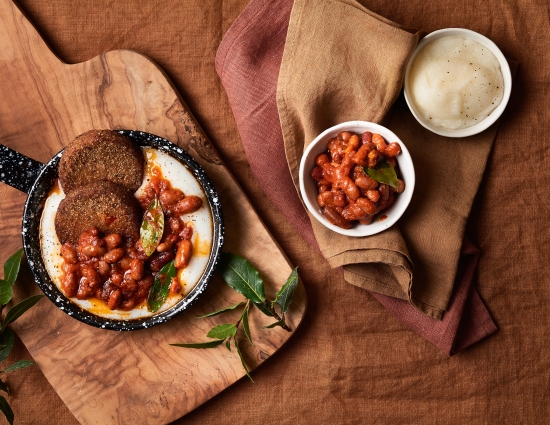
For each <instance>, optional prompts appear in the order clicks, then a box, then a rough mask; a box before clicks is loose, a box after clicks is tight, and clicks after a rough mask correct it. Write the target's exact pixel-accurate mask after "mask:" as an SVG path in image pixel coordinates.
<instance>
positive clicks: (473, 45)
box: [404, 28, 512, 137]
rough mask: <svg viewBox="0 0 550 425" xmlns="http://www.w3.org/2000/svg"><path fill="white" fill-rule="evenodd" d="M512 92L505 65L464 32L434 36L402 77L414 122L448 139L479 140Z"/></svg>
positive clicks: (490, 47)
mask: <svg viewBox="0 0 550 425" xmlns="http://www.w3.org/2000/svg"><path fill="white" fill-rule="evenodd" d="M511 90H512V76H511V72H510V67H509V65H508V62H507V60H506V58H505V57H504V55H503V54H502V52H501V51H500V49H499V48H498V47H497V46H496V45H495V43H493V42H492V41H491V40H489V39H488V38H487V37H485V36H483V35H481V34H479V33H476V32H474V31H471V30H467V29H463V28H446V29H442V30H438V31H434V32H432V33H430V34H428V35H427V36H426V37H424V38H423V39H422V41H421V42H420V43H419V44H418V46H417V47H416V49H415V50H414V52H413V54H412V55H411V58H410V59H409V62H408V64H407V68H406V71H405V81H404V93H405V100H406V102H407V105H408V106H409V109H410V110H411V112H412V114H413V115H414V117H415V118H416V119H417V121H418V122H419V123H420V124H421V125H422V126H424V127H425V128H427V129H428V130H430V131H432V132H434V133H436V134H439V135H442V136H447V137H466V136H471V135H474V134H478V133H480V132H482V131H483V130H485V129H487V128H488V127H489V126H491V125H492V124H493V123H494V122H495V121H496V120H497V119H498V118H499V117H500V115H501V114H502V112H503V111H504V109H505V108H506V105H507V103H508V100H509V98H510V93H511Z"/></svg>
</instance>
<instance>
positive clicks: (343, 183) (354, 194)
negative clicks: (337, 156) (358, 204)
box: [336, 176, 361, 200]
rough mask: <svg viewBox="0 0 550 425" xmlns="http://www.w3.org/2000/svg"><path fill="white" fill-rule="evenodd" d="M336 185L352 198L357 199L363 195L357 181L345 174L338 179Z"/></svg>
mask: <svg viewBox="0 0 550 425" xmlns="http://www.w3.org/2000/svg"><path fill="white" fill-rule="evenodd" d="M336 187H337V188H339V189H342V192H344V193H345V194H346V195H347V196H348V197H349V198H350V199H354V200H355V199H357V198H359V196H360V195H361V192H360V191H359V188H358V187H357V185H356V184H355V182H354V181H353V180H352V179H350V178H349V177H348V176H344V177H342V178H341V179H340V180H338V182H337V184H336Z"/></svg>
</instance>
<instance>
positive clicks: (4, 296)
mask: <svg viewBox="0 0 550 425" xmlns="http://www.w3.org/2000/svg"><path fill="white" fill-rule="evenodd" d="M22 256H23V248H21V249H20V250H19V251H17V252H16V253H15V254H13V255H12V256H11V257H10V258H8V259H7V260H6V263H5V264H4V279H0V304H1V305H6V304H7V303H8V302H10V300H11V297H12V296H13V292H12V287H13V284H14V283H15V279H17V275H18V274H19V266H20V265H21V257H22Z"/></svg>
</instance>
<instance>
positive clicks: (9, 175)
mask: <svg viewBox="0 0 550 425" xmlns="http://www.w3.org/2000/svg"><path fill="white" fill-rule="evenodd" d="M45 166H46V165H45V164H42V163H41V162H38V161H35V160H34V159H32V158H29V157H28V156H25V155H23V154H20V153H19V152H17V151H14V150H13V149H10V148H8V147H7V146H4V145H2V144H0V182H2V183H6V184H8V185H10V186H11V187H14V188H16V189H18V190H20V191H21V192H25V193H26V194H27V195H28V194H29V192H30V191H31V188H32V186H33V184H34V182H35V181H36V179H37V178H38V175H39V174H40V172H41V171H42V169H43V168H44V167H45Z"/></svg>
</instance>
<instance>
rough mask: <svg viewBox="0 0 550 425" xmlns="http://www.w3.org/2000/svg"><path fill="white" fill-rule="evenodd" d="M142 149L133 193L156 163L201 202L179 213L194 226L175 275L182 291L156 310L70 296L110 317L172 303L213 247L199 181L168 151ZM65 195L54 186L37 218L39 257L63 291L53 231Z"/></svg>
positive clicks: (196, 278) (128, 316)
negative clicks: (187, 256) (189, 248)
mask: <svg viewBox="0 0 550 425" xmlns="http://www.w3.org/2000/svg"><path fill="white" fill-rule="evenodd" d="M142 150H143V154H144V157H145V159H146V166H145V173H144V178H143V183H142V185H141V187H140V188H139V189H138V190H137V191H136V193H135V196H136V197H139V196H140V195H141V194H142V193H143V190H144V188H145V186H146V185H147V183H148V181H149V179H150V178H151V169H152V168H153V167H155V166H158V167H160V169H161V170H162V174H163V177H164V178H165V179H167V180H169V181H170V183H171V185H172V187H173V188H176V189H180V190H181V191H183V192H184V193H185V195H195V196H198V197H200V198H202V200H203V206H202V207H201V208H200V209H199V210H198V211H195V212H194V213H190V214H183V215H181V217H182V220H183V221H184V222H185V223H186V224H188V223H191V224H192V226H193V229H194V232H193V239H192V242H193V255H192V257H191V260H190V262H189V264H188V265H187V267H186V268H184V269H183V270H179V271H178V279H179V281H180V283H181V286H182V291H181V293H180V294H178V295H175V296H169V297H168V299H167V300H166V302H165V303H164V304H163V305H162V307H161V308H160V309H159V310H158V311H157V312H155V313H151V312H150V311H148V310H147V306H146V305H140V306H137V307H136V308H134V309H133V310H131V311H122V310H110V309H109V308H108V307H107V306H106V305H105V303H104V302H103V301H98V300H96V299H95V298H92V299H89V300H79V299H77V298H71V301H72V302H74V303H75V304H78V305H79V306H80V307H81V308H83V309H84V310H87V311H89V312H91V313H93V314H95V315H97V316H101V317H105V318H109V319H115V320H131V319H137V318H143V317H149V316H153V315H155V314H158V313H161V312H163V311H165V310H167V309H169V308H170V307H172V306H173V305H174V304H176V303H177V302H178V301H180V300H181V299H182V298H184V297H185V296H186V295H187V294H188V293H189V292H190V291H191V290H192V289H193V288H194V287H195V285H196V284H197V282H198V281H199V279H200V277H201V276H202V274H203V273H204V270H205V269H206V266H207V264H208V259H209V257H210V251H211V250H212V238H213V223H212V214H211V212H210V208H209V206H208V200H207V199H206V195H205V194H204V191H203V190H202V187H201V186H200V184H199V182H198V181H197V180H196V178H195V177H194V176H193V174H192V173H191V172H190V171H189V170H188V169H187V168H186V167H185V166H184V165H182V164H181V163H180V162H179V161H177V160H176V159H174V158H172V157H171V156H170V155H168V154H166V153H164V152H162V151H159V150H157V149H153V148H150V147H144V148H142ZM64 198H65V194H64V193H63V190H62V189H61V188H58V190H53V191H52V193H51V194H50V195H49V196H48V198H47V199H46V203H45V205H44V211H43V213H42V218H41V221H40V245H41V250H42V258H43V260H44V264H45V266H46V270H47V271H48V274H49V275H50V278H51V279H52V281H53V282H54V283H55V285H56V286H57V287H58V288H59V289H60V290H61V292H63V289H62V287H61V278H62V276H63V272H62V270H61V265H62V263H63V258H62V257H61V243H60V242H59V239H58V237H57V233H56V231H55V215H56V212H57V208H58V207H59V203H60V202H61V201H62V200H63V199H64Z"/></svg>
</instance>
